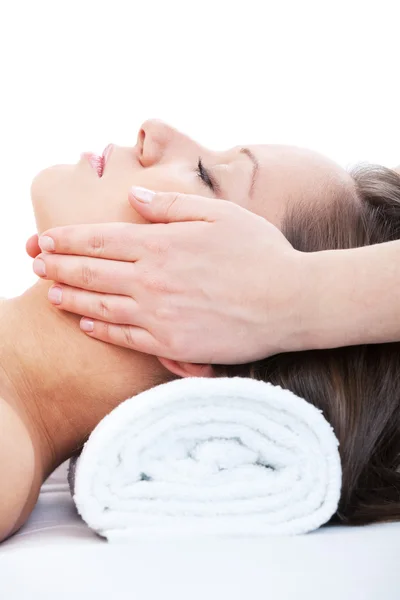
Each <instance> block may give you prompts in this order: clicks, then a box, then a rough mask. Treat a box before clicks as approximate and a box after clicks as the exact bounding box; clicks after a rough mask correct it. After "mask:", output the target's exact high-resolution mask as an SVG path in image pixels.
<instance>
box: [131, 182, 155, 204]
mask: <svg viewBox="0 0 400 600" xmlns="http://www.w3.org/2000/svg"><path fill="white" fill-rule="evenodd" d="M131 194H132V195H133V196H135V198H136V200H140V202H145V203H146V204H148V203H149V202H151V201H152V200H153V198H154V196H155V192H152V191H151V190H148V189H146V188H144V187H137V186H133V187H132V188H131Z"/></svg>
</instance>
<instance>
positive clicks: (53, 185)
mask: <svg viewBox="0 0 400 600" xmlns="http://www.w3.org/2000/svg"><path fill="white" fill-rule="evenodd" d="M72 169H73V166H71V165H54V166H51V167H48V168H47V169H43V170H42V171H39V173H38V174H37V175H36V176H35V177H34V178H33V180H32V183H31V188H30V194H31V202H32V207H33V211H34V214H35V219H36V226H37V231H38V233H39V234H40V233H41V232H42V231H44V230H45V229H48V228H49V227H54V226H55V224H54V209H55V207H56V206H57V203H59V202H60V201H61V199H62V198H64V199H65V190H66V189H68V187H69V186H70V185H71V175H72Z"/></svg>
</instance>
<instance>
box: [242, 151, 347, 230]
mask: <svg viewBox="0 0 400 600" xmlns="http://www.w3.org/2000/svg"><path fill="white" fill-rule="evenodd" d="M248 148H249V149H250V150H251V152H252V153H253V154H254V156H255V157H256V158H257V162H258V172H257V177H256V180H255V185H254V188H253V192H252V195H251V198H249V202H250V206H249V209H250V210H252V211H253V212H256V213H257V214H260V215H261V216H263V217H265V218H267V219H268V220H270V221H271V222H273V223H274V224H276V225H279V223H280V221H281V220H282V218H283V216H284V214H285V212H286V210H287V208H288V207H289V206H290V205H294V204H296V203H299V202H302V203H303V204H309V205H310V206H312V205H313V204H314V205H315V204H316V203H318V204H323V203H328V202H331V201H332V199H333V196H334V193H335V192H336V191H337V190H338V189H339V188H341V189H343V187H344V186H347V185H351V182H352V180H351V177H350V175H349V174H348V173H347V172H346V171H345V170H344V169H343V168H342V167H340V166H339V165H337V164H336V163H335V162H333V161H331V160H330V159H328V158H326V157H324V156H322V155H321V154H318V153H317V152H313V151H312V150H307V149H304V148H298V147H296V146H283V145H273V144H271V145H252V146H248Z"/></svg>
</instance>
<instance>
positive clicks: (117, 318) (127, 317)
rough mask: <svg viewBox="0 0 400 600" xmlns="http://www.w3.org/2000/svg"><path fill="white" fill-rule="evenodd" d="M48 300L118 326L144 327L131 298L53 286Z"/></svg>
mask: <svg viewBox="0 0 400 600" xmlns="http://www.w3.org/2000/svg"><path fill="white" fill-rule="evenodd" d="M48 299H49V300H50V302H51V303H52V304H54V305H55V306H57V308H60V309H62V310H67V311H68V312H72V313H75V314H77V315H85V316H86V317H90V318H92V319H98V320H100V321H107V322H109V323H116V324H122V325H123V324H129V325H139V326H142V325H143V322H142V319H140V311H139V310H138V305H137V302H136V300H134V299H133V298H131V297H130V296H117V295H113V294H100V293H98V292H89V291H87V290H80V289H78V288H74V287H70V286H66V285H58V284H56V285H53V286H51V288H50V289H49V292H48Z"/></svg>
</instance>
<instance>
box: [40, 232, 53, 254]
mask: <svg viewBox="0 0 400 600" xmlns="http://www.w3.org/2000/svg"><path fill="white" fill-rule="evenodd" d="M39 246H40V249H41V250H43V252H54V250H55V249H56V247H55V244H54V240H53V238H51V237H49V236H48V235H41V236H40V238H39Z"/></svg>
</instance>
